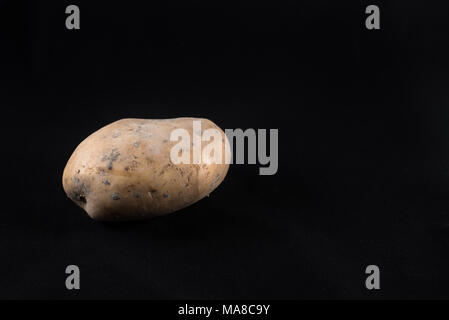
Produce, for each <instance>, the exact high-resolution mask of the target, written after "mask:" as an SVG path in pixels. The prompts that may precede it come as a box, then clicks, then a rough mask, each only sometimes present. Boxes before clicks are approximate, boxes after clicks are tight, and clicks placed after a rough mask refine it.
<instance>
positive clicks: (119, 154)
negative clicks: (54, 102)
mask: <svg viewBox="0 0 449 320" xmlns="http://www.w3.org/2000/svg"><path fill="white" fill-rule="evenodd" d="M194 120H196V121H201V129H202V132H204V131H205V130H207V129H209V128H215V129H218V130H219V132H220V133H221V137H222V139H221V141H212V142H209V141H205V142H202V147H203V148H204V147H205V146H206V145H208V144H209V143H219V145H220V147H222V155H223V161H222V162H221V163H223V164H215V163H211V164H204V163H200V164H178V165H175V164H173V163H172V162H171V160H170V150H171V147H172V146H174V145H175V144H177V143H178V142H177V141H175V142H171V141H170V134H171V132H172V131H173V130H174V129H177V128H183V129H186V130H187V131H188V132H189V134H190V140H191V141H190V144H191V146H192V143H193V135H192V129H193V128H192V127H193V126H192V123H193V121H194ZM196 134H201V133H196ZM226 144H228V146H229V141H228V140H227V138H226V135H225V134H224V133H223V131H222V130H221V129H220V128H219V127H218V126H216V125H215V124H214V123H213V122H212V121H210V120H207V119H198V118H177V119H166V120H149V119H122V120H119V121H116V122H113V123H111V124H109V125H107V126H105V127H103V128H101V129H100V130H98V131H96V132H95V133H93V134H92V135H90V136H89V137H87V138H86V139H85V140H84V141H83V142H81V144H80V145H79V146H78V147H77V148H76V150H75V151H74V152H73V154H72V156H71V157H70V159H69V161H68V162H67V165H66V167H65V169H64V173H63V178H62V180H63V186H64V190H65V192H66V194H67V196H68V197H69V198H70V199H72V200H73V201H74V202H75V203H77V204H78V205H79V206H80V207H81V208H83V209H84V210H85V211H86V212H87V213H88V214H89V216H90V217H91V218H92V219H95V220H101V221H120V220H121V221H123V220H141V219H146V218H151V217H154V216H159V215H163V214H167V213H171V212H174V211H176V210H179V209H182V208H185V207H187V206H188V205H190V204H192V203H194V202H197V201H198V200H200V199H202V198H203V197H205V196H207V195H209V193H211V192H212V191H213V190H214V189H215V188H216V187H217V186H218V185H219V184H220V183H221V182H222V181H223V179H224V178H225V176H226V173H227V172H228V169H229V165H228V164H224V156H225V150H228V149H225V145H226ZM218 150H219V149H218ZM191 159H192V155H191Z"/></svg>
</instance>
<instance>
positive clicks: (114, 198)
mask: <svg viewBox="0 0 449 320" xmlns="http://www.w3.org/2000/svg"><path fill="white" fill-rule="evenodd" d="M112 200H120V196H119V194H118V193H113V194H112Z"/></svg>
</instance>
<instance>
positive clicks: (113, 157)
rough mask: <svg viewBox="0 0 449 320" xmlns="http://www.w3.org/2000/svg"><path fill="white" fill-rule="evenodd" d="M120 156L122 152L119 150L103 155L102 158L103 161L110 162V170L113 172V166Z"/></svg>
mask: <svg viewBox="0 0 449 320" xmlns="http://www.w3.org/2000/svg"><path fill="white" fill-rule="evenodd" d="M119 156H120V152H118V150H117V149H112V151H111V154H110V155H109V156H108V155H103V158H101V161H107V160H109V164H108V169H109V170H112V165H113V163H114V161H117V159H118V157H119Z"/></svg>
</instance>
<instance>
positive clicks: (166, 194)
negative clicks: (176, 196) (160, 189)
mask: <svg viewBox="0 0 449 320" xmlns="http://www.w3.org/2000/svg"><path fill="white" fill-rule="evenodd" d="M162 196H163V197H164V198H166V199H167V198H168V197H169V196H170V195H169V194H168V193H167V192H165V193H164V194H163V195H162Z"/></svg>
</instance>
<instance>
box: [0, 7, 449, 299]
mask: <svg viewBox="0 0 449 320" xmlns="http://www.w3.org/2000/svg"><path fill="white" fill-rule="evenodd" d="M153 2H154V3H153ZM69 4H76V5H78V6H79V7H80V10H81V30H67V29H66V28H65V19H66V17H67V15H66V14H65V8H66V6H67V5H69ZM369 4H377V5H378V6H379V7H380V10H381V30H375V31H369V30H367V29H366V28H365V19H366V16H367V15H366V14H365V8H366V6H367V5H369ZM448 18H449V4H448V3H447V2H446V3H445V2H443V1H441V2H436V1H377V0H376V1H370V2H368V1H330V0H320V1H317V0H314V1H312V0H309V1H299V0H298V1H294V0H290V1H285V0H282V1H263V0H262V1H261V0H258V1H255V0H254V1H239V2H232V1H222V0H218V1H180V0H178V1H161V2H157V1H151V2H150V1H145V2H144V1H124V2H121V1H120V2H111V1H84V0H83V1H82V0H76V1H70V2H69V1H0V35H1V40H0V41H1V42H0V46H1V47H0V49H1V53H0V57H1V64H0V68H1V69H0V85H1V86H0V106H1V107H2V111H1V114H2V126H1V129H0V130H1V131H2V135H1V137H2V170H1V175H2V184H3V187H4V188H3V189H4V190H3V191H2V209H1V210H0V217H1V218H0V241H1V242H0V254H1V257H2V258H1V261H0V298H151V299H200V298H201V299H228V298H234V299H240V298H252V299H262V298H264V299H271V298H273V299H297V298H298V299H301V298H369V299H376V298H449V275H448V270H449V259H448V254H449V207H448V201H447V196H448V194H449V125H448V124H449V110H448V107H449V95H448V89H449V87H448V84H449V45H448V41H449V28H448ZM179 116H198V117H206V118H209V119H211V120H213V121H214V122H215V123H217V124H218V125H219V126H220V127H222V128H243V129H246V128H255V129H258V128H267V129H269V128H278V129H279V159H280V160H279V161H280V162H279V171H278V173H277V174H276V175H274V176H259V175H258V167H257V166H254V165H234V166H232V167H231V169H230V171H229V173H228V176H227V178H226V180H225V181H224V182H223V184H222V185H221V186H220V187H219V188H218V189H217V190H216V191H215V192H214V193H213V194H212V195H211V197H209V198H206V199H203V200H202V201H200V202H198V203H196V204H194V205H193V206H191V207H189V208H186V209H184V210H182V211H179V212H177V213H175V214H172V215H168V216H165V217H161V218H157V219H154V220H150V221H146V222H139V223H122V224H105V223H98V222H94V221H92V220H91V219H89V217H88V216H87V215H86V214H85V213H84V212H83V211H82V210H81V209H80V208H78V207H77V206H76V205H75V204H74V203H72V202H71V201H70V200H69V199H68V198H66V196H65V193H64V191H63V189H62V182H61V176H62V171H63V169H64V166H65V163H66V161H67V160H68V158H69V157H70V155H71V152H72V151H73V150H74V148H75V147H76V146H77V145H78V143H80V142H81V141H82V140H83V139H84V138H85V137H86V136H88V135H89V134H90V133H92V132H94V131H95V130H97V129H99V128H100V127H102V126H104V125H106V124H108V123H110V122H112V121H115V120H118V119H121V118H129V117H137V118H172V117H179ZM69 264H75V265H78V266H79V267H80V269H81V290H79V291H68V290H66V288H65V278H66V274H65V272H64V271H65V267H66V266H67V265H69ZM371 264H375V265H378V266H379V267H380V270H381V290H378V291H368V290H367V289H366V288H365V278H366V275H365V268H366V266H368V265H371Z"/></svg>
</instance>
